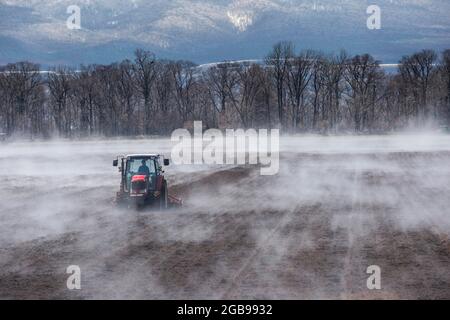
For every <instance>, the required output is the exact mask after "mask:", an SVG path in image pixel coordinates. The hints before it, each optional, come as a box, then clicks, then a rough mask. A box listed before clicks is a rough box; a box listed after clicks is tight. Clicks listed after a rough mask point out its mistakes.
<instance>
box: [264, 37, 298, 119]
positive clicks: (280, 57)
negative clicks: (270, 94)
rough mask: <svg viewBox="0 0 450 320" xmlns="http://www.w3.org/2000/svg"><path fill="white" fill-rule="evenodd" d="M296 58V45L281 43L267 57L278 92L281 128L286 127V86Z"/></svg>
mask: <svg viewBox="0 0 450 320" xmlns="http://www.w3.org/2000/svg"><path fill="white" fill-rule="evenodd" d="M293 56H294V45H293V44H292V43H291V42H279V43H277V44H275V45H274V46H273V48H272V52H270V53H269V55H268V56H267V57H266V64H267V65H268V66H269V67H270V68H271V70H272V72H273V79H274V83H275V87H276V92H277V103H278V119H279V122H280V126H283V125H284V109H285V99H284V96H285V84H286V77H287V72H288V68H289V61H290V60H291V59H292V57H293Z"/></svg>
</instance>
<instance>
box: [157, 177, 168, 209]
mask: <svg viewBox="0 0 450 320" xmlns="http://www.w3.org/2000/svg"><path fill="white" fill-rule="evenodd" d="M168 207H169V190H168V188H167V182H166V181H164V182H163V187H162V189H161V195H160V197H159V208H160V209H161V210H165V209H167V208H168Z"/></svg>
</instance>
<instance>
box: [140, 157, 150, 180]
mask: <svg viewBox="0 0 450 320" xmlns="http://www.w3.org/2000/svg"><path fill="white" fill-rule="evenodd" d="M141 163H142V165H141V166H140V167H139V170H138V173H140V174H144V175H146V176H149V175H150V169H149V168H148V167H147V164H146V161H145V160H142V162H141Z"/></svg>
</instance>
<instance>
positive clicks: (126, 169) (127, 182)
mask: <svg viewBox="0 0 450 320" xmlns="http://www.w3.org/2000/svg"><path fill="white" fill-rule="evenodd" d="M119 164H120V165H119ZM163 164H164V165H165V166H167V165H169V160H168V159H164V158H163V157H162V156H160V155H158V154H132V155H127V156H120V157H118V158H117V159H116V160H114V161H113V166H115V167H119V171H120V172H121V177H122V179H121V184H120V191H119V193H118V198H120V199H122V200H130V199H136V201H137V202H139V203H141V204H144V203H147V202H152V201H154V200H157V199H159V200H160V202H163V203H162V206H167V192H168V191H167V182H166V180H165V179H164V171H163V169H162V165H163Z"/></svg>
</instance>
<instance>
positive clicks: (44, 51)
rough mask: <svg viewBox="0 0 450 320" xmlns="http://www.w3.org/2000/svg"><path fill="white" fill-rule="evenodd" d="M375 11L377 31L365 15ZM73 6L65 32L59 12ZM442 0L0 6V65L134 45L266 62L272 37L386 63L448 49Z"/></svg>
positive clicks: (107, 56) (58, 0)
mask: <svg viewBox="0 0 450 320" xmlns="http://www.w3.org/2000/svg"><path fill="white" fill-rule="evenodd" d="M372 3H376V4H377V5H378V6H380V8H381V10H382V11H381V13H382V15H381V17H382V28H381V30H368V29H367V27H366V19H367V17H368V15H367V13H366V9H367V7H368V5H370V4H372ZM73 4H76V5H78V6H79V7H80V8H81V27H82V29H81V30H69V29H68V28H67V27H66V20H67V18H68V17H69V14H68V13H67V7H68V6H69V5H73ZM449 12H450V1H442V0H377V1H375V2H373V1H366V0H209V1H206V0H204V1H198V0H47V1H40V0H0V63H7V62H13V61H17V60H23V59H28V60H33V61H36V62H39V63H42V64H44V65H49V64H60V63H61V64H62V63H64V64H71V65H78V64H81V63H85V64H86V63H109V62H112V61H117V60H120V59H124V58H130V57H132V53H133V51H134V49H135V48H137V47H141V48H144V49H148V50H152V51H154V52H155V53H156V54H157V55H158V56H159V57H162V58H170V59H189V60H192V61H194V62H197V63H206V62H211V61H219V60H224V59H229V60H231V59H249V58H261V57H264V56H265V55H266V54H267V52H268V51H269V50H270V48H271V46H272V45H273V44H274V43H275V42H277V41H279V40H291V41H293V42H294V43H295V44H296V47H297V48H298V49H302V48H311V49H316V50H322V51H327V52H328V51H337V50H340V49H341V48H345V49H347V50H348V51H350V52H352V53H366V52H368V53H371V54H373V55H375V56H376V57H377V58H378V59H380V60H382V61H384V62H396V61H397V60H398V59H399V58H400V57H401V56H402V55H404V54H407V53H410V52H412V51H416V50H420V49H423V48H431V49H435V50H442V49H444V48H448V47H450V15H449Z"/></svg>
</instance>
